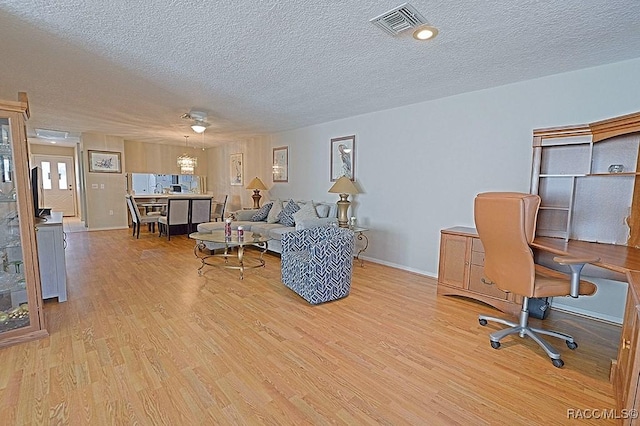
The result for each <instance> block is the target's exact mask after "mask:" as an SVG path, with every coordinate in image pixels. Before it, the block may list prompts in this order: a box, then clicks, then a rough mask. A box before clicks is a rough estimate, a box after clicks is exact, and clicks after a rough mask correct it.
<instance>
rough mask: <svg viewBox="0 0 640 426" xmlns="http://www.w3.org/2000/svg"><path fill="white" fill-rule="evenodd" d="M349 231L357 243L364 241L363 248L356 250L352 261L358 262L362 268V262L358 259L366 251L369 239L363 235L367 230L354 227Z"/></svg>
mask: <svg viewBox="0 0 640 426" xmlns="http://www.w3.org/2000/svg"><path fill="white" fill-rule="evenodd" d="M349 229H351V230H352V231H353V233H354V234H355V236H356V238H357V239H358V240H359V241H364V246H362V248H361V249H360V250H358V253H356V255H355V256H354V257H353V258H354V259H356V260H358V261H360V266H361V267H363V268H364V260H362V259H360V254H361V253H364V252H365V251H366V250H367V247H369V238H368V237H367V235H366V234H365V232H367V231H368V230H369V228H362V227H360V226H356V227H353V228H349Z"/></svg>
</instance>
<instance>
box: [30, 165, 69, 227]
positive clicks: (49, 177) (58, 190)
mask: <svg viewBox="0 0 640 426" xmlns="http://www.w3.org/2000/svg"><path fill="white" fill-rule="evenodd" d="M33 160H34V163H35V164H36V165H38V166H40V168H41V169H42V186H43V190H44V191H43V192H44V203H43V206H44V207H47V208H51V210H54V211H58V212H60V211H61V212H62V214H63V216H75V215H76V201H75V190H74V185H75V181H76V178H75V173H74V169H73V158H72V157H62V156H53V155H34V156H33Z"/></svg>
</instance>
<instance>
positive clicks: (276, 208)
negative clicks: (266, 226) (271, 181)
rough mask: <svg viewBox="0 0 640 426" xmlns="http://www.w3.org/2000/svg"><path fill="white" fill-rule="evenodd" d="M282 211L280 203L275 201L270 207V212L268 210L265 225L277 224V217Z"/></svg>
mask: <svg viewBox="0 0 640 426" xmlns="http://www.w3.org/2000/svg"><path fill="white" fill-rule="evenodd" d="M281 211H282V201H280V200H275V201H274V202H273V206H271V210H269V214H268V215H267V223H277V222H278V215H279V214H280V212H281Z"/></svg>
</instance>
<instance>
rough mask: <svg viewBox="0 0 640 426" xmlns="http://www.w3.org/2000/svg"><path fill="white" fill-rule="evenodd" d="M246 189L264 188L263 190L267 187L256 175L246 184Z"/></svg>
mask: <svg viewBox="0 0 640 426" xmlns="http://www.w3.org/2000/svg"><path fill="white" fill-rule="evenodd" d="M247 189H264V190H266V189H267V187H266V186H265V185H264V183H262V181H261V180H260V178H259V177H257V176H256V177H254V178H253V179H251V182H249V185H247Z"/></svg>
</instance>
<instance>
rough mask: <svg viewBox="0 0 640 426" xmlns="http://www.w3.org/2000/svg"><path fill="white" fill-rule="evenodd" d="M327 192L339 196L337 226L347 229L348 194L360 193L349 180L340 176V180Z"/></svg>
mask: <svg viewBox="0 0 640 426" xmlns="http://www.w3.org/2000/svg"><path fill="white" fill-rule="evenodd" d="M329 192H331V193H334V194H340V201H338V202H337V203H336V204H338V225H339V226H340V227H341V228H348V227H349V214H348V213H349V205H350V204H351V202H349V199H348V198H349V194H359V193H360V191H359V190H358V188H356V186H355V185H354V184H353V182H352V181H351V179H349V178H348V177H346V176H342V177H341V178H340V179H338V180H337V181H336V183H334V184H333V186H332V187H331V188H330V189H329Z"/></svg>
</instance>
